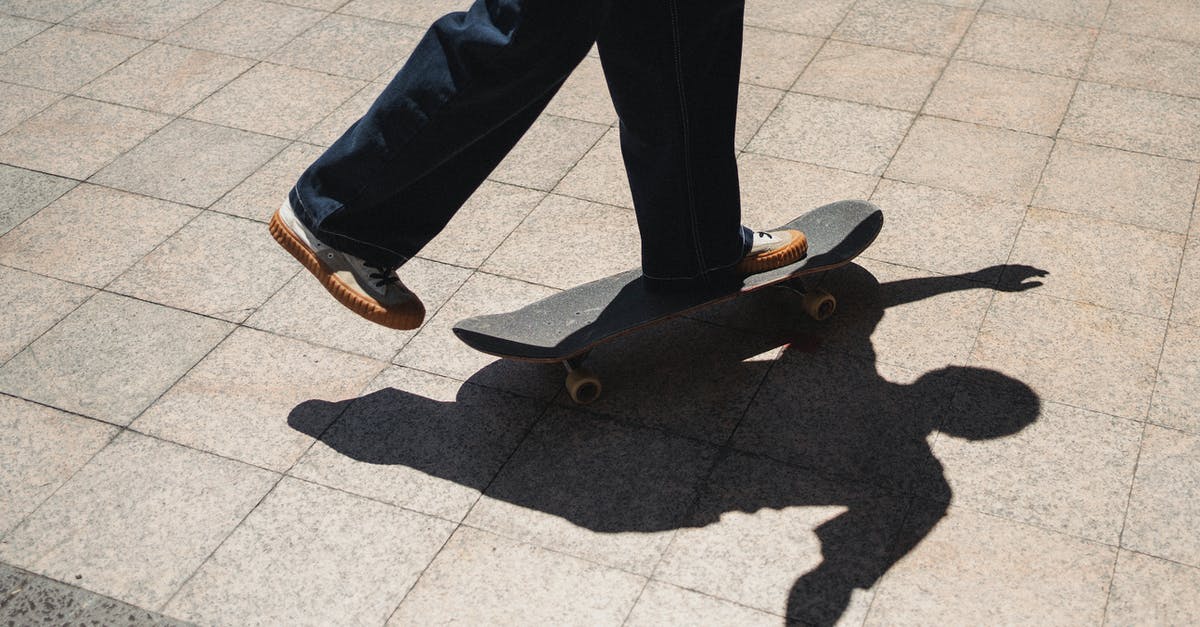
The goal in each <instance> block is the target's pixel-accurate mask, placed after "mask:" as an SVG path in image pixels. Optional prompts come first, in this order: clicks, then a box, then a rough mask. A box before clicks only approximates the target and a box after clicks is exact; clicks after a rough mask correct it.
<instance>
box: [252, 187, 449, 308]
mask: <svg viewBox="0 0 1200 627" xmlns="http://www.w3.org/2000/svg"><path fill="white" fill-rule="evenodd" d="M271 235H272V236H273V237H274V238H275V241H277V242H279V244H280V245H281V246H283V248H284V250H286V251H288V252H289V253H291V254H292V256H293V257H295V258H296V260H297V261H299V262H300V263H301V264H303V265H304V267H305V268H307V269H308V271H309V272H311V273H313V276H316V277H317V279H318V280H320V281H321V285H324V286H325V289H327V290H329V293H330V294H332V295H333V297H334V298H336V299H337V301H338V302H339V303H341V304H343V305H345V306H346V307H348V308H349V309H350V310H351V311H353V312H354V313H356V314H358V315H360V316H362V317H364V318H366V319H367V320H370V321H371V322H375V323H377V324H382V325H383V326H385V327H390V328H392V329H415V328H417V327H419V326H421V322H422V321H423V320H424V319H425V306H424V305H422V304H421V300H420V299H418V298H417V295H416V294H413V293H412V292H410V291H409V290H408V288H407V287H404V284H403V283H401V282H400V277H399V276H397V275H396V268H397V267H398V266H391V267H388V266H373V265H370V264H368V263H367V262H365V261H363V260H362V259H359V258H358V257H354V256H352V255H348V254H346V253H344V252H341V251H338V250H334V249H333V248H331V247H329V246H328V245H326V244H324V243H322V242H321V240H319V239H317V238H316V236H315V235H313V234H312V232H311V231H309V230H308V228H306V227H305V226H304V224H302V223H301V222H300V220H299V219H297V218H296V214H295V212H293V211H292V205H291V203H289V202H288V201H287V200H284V201H283V206H281V207H280V208H279V210H278V211H276V212H275V215H273V216H271Z"/></svg>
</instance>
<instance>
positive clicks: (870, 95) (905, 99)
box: [792, 40, 946, 111]
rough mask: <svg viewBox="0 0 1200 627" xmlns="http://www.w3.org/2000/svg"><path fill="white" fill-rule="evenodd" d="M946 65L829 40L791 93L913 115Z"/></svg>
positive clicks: (933, 59)
mask: <svg viewBox="0 0 1200 627" xmlns="http://www.w3.org/2000/svg"><path fill="white" fill-rule="evenodd" d="M945 65H946V60H945V59H944V58H940V57H935V56H929V55H921V54H915V53H911V52H901V51H899V50H890V49H888V48H876V47H872V46H862V45H859V44H852V43H846V42H841V41H835V40H830V41H829V42H827V43H826V44H825V47H823V48H821V51H820V52H819V53H818V54H817V56H816V58H814V59H813V60H812V63H810V64H809V65H808V67H807V68H806V69H805V70H804V74H802V75H801V76H800V80H798V81H797V82H796V84H795V86H793V87H792V89H794V90H796V91H800V92H803V93H806V94H812V95H814V96H826V97H829V98H839V99H842V100H852V101H854V102H861V103H863V104H869V105H876V106H880V107H888V108H892V109H904V110H906V111H918V110H920V108H921V105H922V104H923V103H924V102H925V98H926V97H928V96H929V92H930V91H932V90H933V85H934V83H935V82H937V80H938V77H939V76H940V75H941V73H942V68H943V67H945Z"/></svg>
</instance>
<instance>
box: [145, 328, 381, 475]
mask: <svg viewBox="0 0 1200 627" xmlns="http://www.w3.org/2000/svg"><path fill="white" fill-rule="evenodd" d="M382 368H383V364H381V363H380V362H377V361H373V360H370V359H366V358H363V357H358V356H355V355H348V354H345V353H341V352H338V351H334V350H331V349H327V348H322V347H318V346H312V345H311V344H306V343H304V342H298V341H296V340H291V339H287V338H281V337H278V336H274V335H269V334H267V333H263V332H260V331H254V330H251V329H238V330H237V331H236V332H234V333H233V334H231V335H230V336H229V338H228V339H227V340H226V341H224V342H222V343H221V345H220V346H218V347H217V348H216V349H215V350H213V351H212V352H211V353H210V354H208V356H206V357H205V358H204V360H203V361H201V362H200V363H199V364H197V365H196V367H194V368H192V369H191V371H190V372H188V373H187V376H185V377H183V378H182V379H181V380H180V381H179V382H178V383H176V384H175V385H174V386H173V387H172V388H171V389H170V390H169V391H167V393H166V394H163V395H162V397H161V398H159V399H158V401H157V402H155V403H154V405H152V406H151V407H150V409H148V410H146V412H145V413H143V414H142V415H141V416H140V417H139V418H138V419H137V420H136V421H134V423H133V425H132V428H133V429H136V430H137V431H140V432H142V433H146V434H149V435H152V436H155V437H160V438H163V439H166V440H170V441H172V442H178V443H180V444H183V445H185V446H190V447H192V448H197V449H200V450H204V451H209V452H212V453H216V454H218V455H221V456H223V457H229V458H232V459H237V460H241V461H245V462H247V463H250V464H254V465H256V466H261V467H264V468H270V469H273V470H277V471H280V472H282V471H285V470H287V469H288V468H290V467H291V466H292V465H293V464H295V462H296V460H298V459H299V458H300V456H301V455H303V454H304V452H305V451H307V450H308V448H309V447H310V446H311V445H312V443H313V436H312V435H310V434H311V433H312V432H313V431H319V430H322V429H324V427H325V426H326V425H328V424H329V423H331V422H333V420H334V419H335V418H336V417H337V415H338V414H339V413H340V412H341V411H342V409H344V404H342V403H337V402H329V403H318V402H313V400H314V399H321V400H324V399H331V400H334V401H341V400H345V399H348V398H353V397H354V396H355V395H356V394H357V393H358V391H359V390H361V389H362V388H363V386H364V385H366V384H367V382H368V381H370V380H371V379H372V378H373V377H374V376H375V375H376V374H377V373H378V372H379V371H380V370H381V369H382ZM332 373H336V376H331V374H332ZM306 402H307V403H306ZM301 427H302V428H301Z"/></svg>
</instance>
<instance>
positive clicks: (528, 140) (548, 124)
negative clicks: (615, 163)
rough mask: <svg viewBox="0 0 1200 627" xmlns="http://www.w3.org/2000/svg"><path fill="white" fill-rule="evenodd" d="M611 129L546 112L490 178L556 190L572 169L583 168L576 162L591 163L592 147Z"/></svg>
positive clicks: (513, 183)
mask: <svg viewBox="0 0 1200 627" xmlns="http://www.w3.org/2000/svg"><path fill="white" fill-rule="evenodd" d="M608 128H609V127H608V125H605V124H595V123H592V122H583V121H581V120H572V119H569V118H560V117H558V116H553V115H543V116H541V117H539V118H538V119H537V121H536V122H534V123H533V126H531V127H530V128H529V131H528V132H526V133H525V136H524V137H522V138H521V140H520V141H518V142H517V145H516V146H514V147H513V149H512V150H511V151H510V152H509V153H508V156H506V157H505V158H504V160H503V161H501V162H500V165H498V166H496V169H495V170H493V171H492V174H491V176H490V177H489V178H490V179H491V180H493V181H498V182H501V183H509V184H512V185H520V186H522V187H531V188H533V189H540V190H545V191H549V190H551V189H554V187H555V185H558V184H559V181H562V180H563V177H564V176H567V173H568V172H571V169H572V168H576V170H578V169H579V168H578V167H576V163H580V166H579V167H583V164H584V163H587V162H588V160H587V159H586V158H585V157H584V155H585V154H587V152H588V151H589V150H592V146H594V145H596V141H597V140H599V139H600V137H601V136H602V135H604V133H605V131H606V130H608ZM612 132H615V131H612ZM581 159H582V160H583V161H582V162H581V161H580V160H581ZM593 169H594V168H593ZM604 172H606V173H607V170H604ZM622 172H623V171H622Z"/></svg>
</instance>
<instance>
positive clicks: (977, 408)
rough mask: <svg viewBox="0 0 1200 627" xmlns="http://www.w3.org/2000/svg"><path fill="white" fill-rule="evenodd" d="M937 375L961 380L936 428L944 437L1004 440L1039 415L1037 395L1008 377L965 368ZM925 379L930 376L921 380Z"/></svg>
mask: <svg viewBox="0 0 1200 627" xmlns="http://www.w3.org/2000/svg"><path fill="white" fill-rule="evenodd" d="M938 372H945V373H947V374H951V375H953V376H956V377H958V378H959V379H960V380H961V381H963V385H962V386H961V387H960V389H959V391H958V394H957V395H956V396H955V399H954V403H953V405H952V406H951V412H950V415H949V416H947V417H946V420H945V421H944V422H943V423H942V425H941V427H939V428H938V430H939V431H941V432H942V433H944V434H946V435H949V436H951V437H955V438H961V439H964V440H991V439H995V438H1003V437H1007V436H1010V435H1014V434H1016V433H1018V432H1020V431H1021V430H1022V429H1024V428H1025V427H1027V426H1029V425H1031V424H1033V423H1034V422H1035V421H1036V420H1037V419H1038V416H1039V415H1040V414H1041V399H1040V398H1039V397H1038V395H1037V393H1036V392H1034V391H1033V390H1032V389H1031V388H1030V387H1029V386H1028V385H1026V384H1025V383H1024V382H1022V381H1018V380H1017V379H1014V378H1012V377H1010V376H1008V375H1005V374H1003V373H1000V372H996V371H995V370H988V369H985V368H971V367H965V366H954V367H950V368H945V369H943V370H941V371H938ZM928 376H930V374H926V375H925V376H923V377H921V378H922V379H924V378H925V377H928ZM918 383H920V382H919V381H918Z"/></svg>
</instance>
